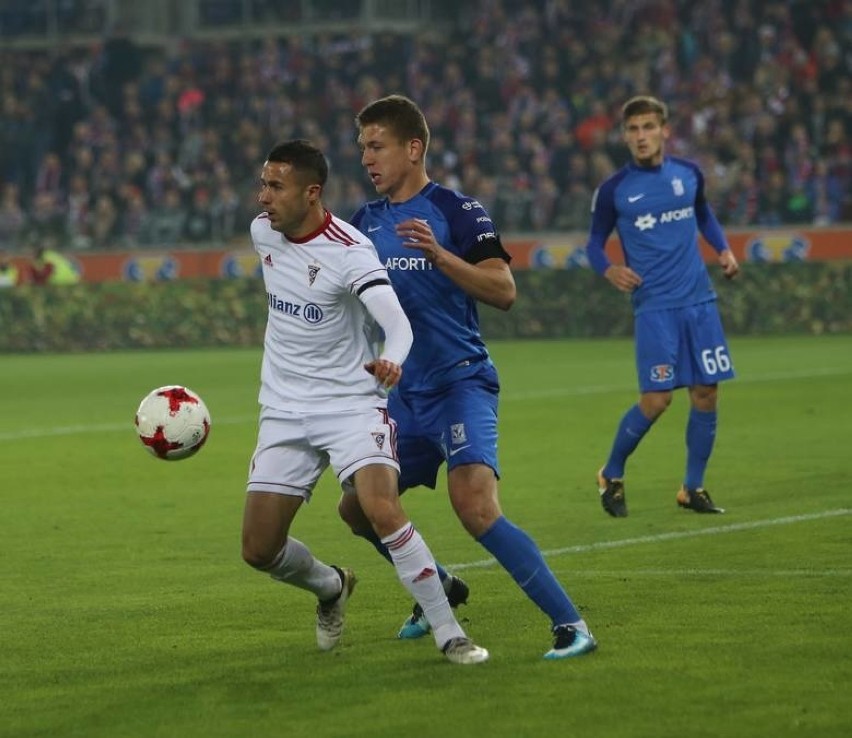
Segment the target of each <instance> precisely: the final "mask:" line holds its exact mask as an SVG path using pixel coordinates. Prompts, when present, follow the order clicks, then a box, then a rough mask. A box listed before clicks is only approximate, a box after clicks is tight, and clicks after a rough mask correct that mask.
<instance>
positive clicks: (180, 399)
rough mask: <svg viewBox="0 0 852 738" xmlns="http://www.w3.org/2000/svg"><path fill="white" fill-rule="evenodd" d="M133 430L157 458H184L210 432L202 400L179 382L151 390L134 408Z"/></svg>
mask: <svg viewBox="0 0 852 738" xmlns="http://www.w3.org/2000/svg"><path fill="white" fill-rule="evenodd" d="M136 432H137V433H138V434H139V438H140V440H141V441H142V443H143V444H145V448H147V449H148V451H150V452H151V453H152V454H153V455H154V456H156V457H157V458H158V459H165V460H166V461H177V460H178V459H186V458H188V457H190V456H192V455H193V454H195V453H197V452H198V450H199V449H200V448H201V447H202V446H203V445H204V442H205V441H206V440H207V436H208V435H210V413H209V412H208V410H207V406H206V405H205V404H204V401H203V400H202V399H201V398H200V397H199V396H198V395H197V394H196V393H195V392H193V391H192V390H191V389H188V388H187V387H182V386H181V385H179V384H171V385H168V386H166V387H158V388H157V389H155V390H153V391H151V392H150V393H149V394H148V395H146V396H145V398H144V399H143V400H142V402H141V403H140V405H139V409H138V410H137V411H136Z"/></svg>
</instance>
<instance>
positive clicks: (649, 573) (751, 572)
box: [571, 569, 852, 579]
mask: <svg viewBox="0 0 852 738" xmlns="http://www.w3.org/2000/svg"><path fill="white" fill-rule="evenodd" d="M695 576H699V577H743V578H746V579H747V578H749V577H753V578H763V577H779V578H795V577H804V578H808V577H810V578H819V577H828V578H831V577H852V569H577V570H576V571H572V572H571V578H572V579H576V578H577V577H617V578H619V579H620V578H629V577H695Z"/></svg>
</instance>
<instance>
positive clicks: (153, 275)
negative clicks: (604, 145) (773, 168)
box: [13, 226, 852, 282]
mask: <svg viewBox="0 0 852 738" xmlns="http://www.w3.org/2000/svg"><path fill="white" fill-rule="evenodd" d="M727 236H728V240H729V242H730V244H731V248H732V249H733V250H734V253H735V255H736V256H737V258H738V259H739V260H740V261H743V262H798V261H830V260H852V226H850V227H846V228H801V229H797V228H785V229H772V230H768V229H767V230H757V229H755V230H743V231H728V232H727ZM585 239H586V234H584V233H569V234H564V235H555V236H553V235H550V236H547V237H542V238H517V239H513V238H506V239H504V246H505V247H506V250H507V251H508V252H509V253H510V254H511V255H512V268H513V269H573V268H582V267H585V266H587V264H588V262H587V260H586V255H585V250H584V246H585ZM702 248H703V250H704V256H705V259H706V260H707V261H708V262H711V263H712V261H713V259H714V256H715V255H714V252H713V251H712V249H710V247H709V246H707V245H706V244H702ZM607 254H608V255H609V257H610V259H612V261H614V262H616V263H619V262H620V261H621V249H620V247H619V245H618V242H617V239H616V238H612V239H611V240H610V243H609V244H608V246H607ZM69 256H70V258H71V260H72V262H73V263H74V266H75V267H76V268H77V269H78V271H79V272H80V274H81V275H82V277H83V281H85V282H109V281H125V282H151V281H164V280H171V279H182V278H189V277H207V278H211V279H230V278H235V277H244V276H252V275H257V276H259V275H260V271H259V262H258V259H257V256H256V255H255V253H254V252H253V251H252V250H251V249H249V248H245V247H242V246H239V245H235V246H234V247H232V248H218V249H204V250H188V249H173V250H172V249H158V250H144V251H143V250H139V251H122V252H101V253H80V252H74V253H72V254H69ZM13 261H14V262H15V263H16V264H17V265H18V266H19V267H22V269H21V272H22V274H25V272H26V270H25V268H23V267H25V265H26V263H27V259H26V258H25V257H15V258H14V259H13Z"/></svg>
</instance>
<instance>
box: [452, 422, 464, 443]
mask: <svg viewBox="0 0 852 738" xmlns="http://www.w3.org/2000/svg"><path fill="white" fill-rule="evenodd" d="M450 434H451V435H452V445H453V446H458V445H459V444H460V443H467V433H466V432H465V429H464V423H455V424H454V425H451V426H450Z"/></svg>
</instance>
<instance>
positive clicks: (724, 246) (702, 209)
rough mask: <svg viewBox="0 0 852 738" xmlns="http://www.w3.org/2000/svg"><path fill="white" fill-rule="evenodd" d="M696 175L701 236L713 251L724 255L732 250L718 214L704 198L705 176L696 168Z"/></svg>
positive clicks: (698, 220)
mask: <svg viewBox="0 0 852 738" xmlns="http://www.w3.org/2000/svg"><path fill="white" fill-rule="evenodd" d="M695 172H696V175H697V177H698V189H697V190H696V193H695V220H696V222H697V223H698V230H699V231H701V235H702V236H704V238H705V239H707V243H709V244H710V245H711V246H712V247H713V249H714V250H715V251H716V252H717V253H720V254H721V253H722V252H723V251H726V250H728V249H729V248H730V246H728V241H727V239H726V238H725V234H724V233H723V232H722V226H721V225H720V224H719V221H718V220H717V218H716V214H715V213H714V212H713V209H712V208H711V207H710V203H708V202H707V198H706V197H705V196H704V175H702V174H701V171H700V170H699V169H698V168H697V167H696V169H695Z"/></svg>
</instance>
